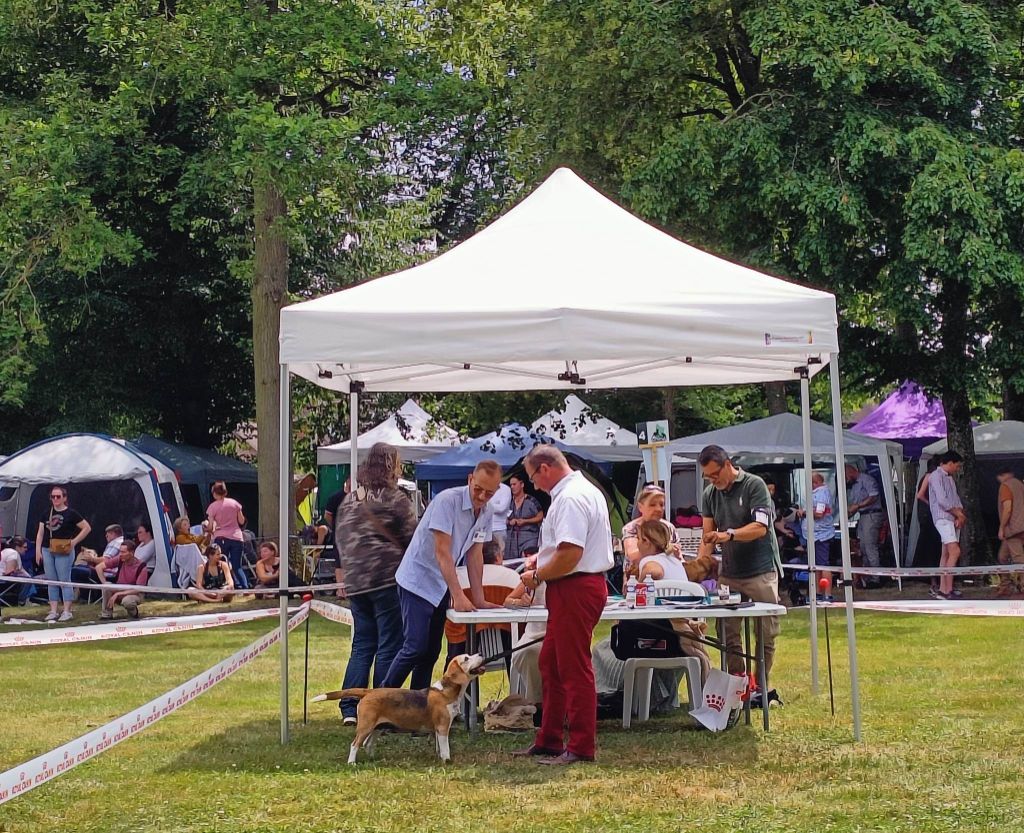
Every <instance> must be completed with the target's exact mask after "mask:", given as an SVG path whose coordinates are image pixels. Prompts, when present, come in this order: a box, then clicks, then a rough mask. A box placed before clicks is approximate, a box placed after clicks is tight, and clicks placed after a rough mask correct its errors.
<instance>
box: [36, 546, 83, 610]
mask: <svg viewBox="0 0 1024 833" xmlns="http://www.w3.org/2000/svg"><path fill="white" fill-rule="evenodd" d="M74 561H75V554H74V552H71V553H69V554H68V555H54V554H53V553H51V552H50V549H49V547H43V573H44V574H45V576H46V577H47V578H48V579H49V580H50V581H71V565H72V564H73V563H74ZM74 594H75V590H74V588H73V587H68V586H67V585H65V586H63V587H57V586H56V585H55V584H48V585H46V598H47V599H49V600H50V603H51V604H56V603H57V602H58V601H59V600H60V599H61V598H62V597H63V599H64V606H65V607H67V606H68V605H70V604H71V600H72V598H74Z"/></svg>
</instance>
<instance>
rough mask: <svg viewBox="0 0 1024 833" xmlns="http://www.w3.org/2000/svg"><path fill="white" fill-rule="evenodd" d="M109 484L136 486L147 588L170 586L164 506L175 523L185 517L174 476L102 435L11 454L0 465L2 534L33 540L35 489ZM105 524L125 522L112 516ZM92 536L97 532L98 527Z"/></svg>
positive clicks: (45, 443)
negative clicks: (151, 548) (151, 545)
mask: <svg viewBox="0 0 1024 833" xmlns="http://www.w3.org/2000/svg"><path fill="white" fill-rule="evenodd" d="M111 481H133V482H134V483H135V484H136V485H137V486H138V488H139V492H140V494H141V500H142V505H144V507H145V512H146V514H147V515H148V519H149V521H150V523H151V524H152V526H153V538H154V540H155V541H156V545H157V557H156V558H155V559H154V562H153V575H152V576H151V578H150V584H152V585H153V586H154V587H170V586H171V572H170V560H171V548H170V543H169V540H170V533H171V529H170V521H171V518H170V517H168V513H167V511H166V509H167V508H168V507H167V506H166V505H167V504H170V503H174V504H175V506H174V512H173V517H175V518H177V517H180V516H181V515H184V514H185V502H184V500H182V497H181V490H180V489H179V488H178V481H177V478H176V476H175V474H174V472H173V471H171V469H169V468H168V467H167V466H165V465H164V464H163V463H161V462H160V461H159V460H157V459H156V458H155V457H152V456H150V455H149V454H145V453H144V452H141V451H139V450H138V449H137V448H135V447H134V446H133V445H132V444H131V443H129V442H126V441H125V440H121V439H116V438H113V437H108V436H105V435H103V434H65V435H63V436H59V437H53V438H51V439H48V440H42V441H41V442H38V443H35V444H34V445H30V446H28V447H27V448H24V449H22V450H21V451H18V452H16V453H15V454H12V455H11V456H10V457H8V458H7V459H6V460H4V461H3V463H0V486H3V487H7V488H6V489H5V490H4V492H3V498H4V499H3V500H2V501H0V516H6V517H7V518H9V519H10V520H9V521H8V524H7V528H8V529H16V530H18V531H19V532H20V531H22V530H24V534H25V535H26V537H29V538H34V536H35V531H34V529H29V528H28V526H29V524H30V523H32V522H34V521H32V519H30V518H29V511H30V502H31V497H32V494H33V492H34V491H35V489H36V488H37V487H39V486H44V485H48V484H52V483H67V484H90V483H104V482H111ZM72 500H74V492H73V491H72ZM104 508H105V509H109V507H104ZM113 511H115V512H116V509H114V510H113ZM110 522H112V523H118V522H120V523H124V522H125V521H124V519H122V518H120V517H117V516H116V514H115V515H113V516H112V517H111V520H110ZM98 531H99V532H102V527H100V528H99V530H98Z"/></svg>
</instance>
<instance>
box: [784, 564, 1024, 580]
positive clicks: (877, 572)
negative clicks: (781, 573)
mask: <svg viewBox="0 0 1024 833" xmlns="http://www.w3.org/2000/svg"><path fill="white" fill-rule="evenodd" d="M782 569H784V570H794V571H796V572H805V571H808V570H810V572H812V573H821V572H829V573H839V572H842V569H843V568H842V567H838V566H837V567H820V566H814V567H808V566H807V565H806V564H794V563H788V562H787V563H786V564H783V565H782ZM850 572H851V573H852V574H853V575H855V576H885V577H888V578H927V577H928V576H987V575H997V574H999V573H1024V564H989V565H981V566H977V567H853V568H851V570H850Z"/></svg>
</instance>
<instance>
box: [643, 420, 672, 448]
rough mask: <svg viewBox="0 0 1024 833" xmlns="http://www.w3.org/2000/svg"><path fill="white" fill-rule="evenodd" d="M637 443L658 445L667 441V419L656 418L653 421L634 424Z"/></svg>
mask: <svg viewBox="0 0 1024 833" xmlns="http://www.w3.org/2000/svg"><path fill="white" fill-rule="evenodd" d="M636 442H637V445H640V446H645V445H660V444H661V443H667V442H668V420H667V419H657V420H654V421H653V422H638V423H637V424H636Z"/></svg>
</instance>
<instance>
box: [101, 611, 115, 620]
mask: <svg viewBox="0 0 1024 833" xmlns="http://www.w3.org/2000/svg"><path fill="white" fill-rule="evenodd" d="M113 618H114V611H112V610H101V611H100V619H113Z"/></svg>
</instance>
